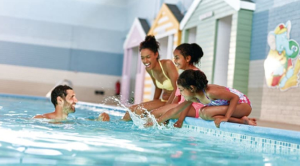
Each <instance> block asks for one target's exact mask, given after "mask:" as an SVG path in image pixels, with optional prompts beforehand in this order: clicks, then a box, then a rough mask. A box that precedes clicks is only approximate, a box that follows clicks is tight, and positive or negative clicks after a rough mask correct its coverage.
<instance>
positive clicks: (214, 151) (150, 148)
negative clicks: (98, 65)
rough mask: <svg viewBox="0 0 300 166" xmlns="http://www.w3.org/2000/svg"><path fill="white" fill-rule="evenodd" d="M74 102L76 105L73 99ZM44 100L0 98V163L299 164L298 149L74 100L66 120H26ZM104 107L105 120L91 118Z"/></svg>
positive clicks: (43, 108)
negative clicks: (144, 120) (163, 123)
mask: <svg viewBox="0 0 300 166" xmlns="http://www.w3.org/2000/svg"><path fill="white" fill-rule="evenodd" d="M79 105H80V104H79ZM53 110H54V107H53V105H52V103H51V102H50V101H49V100H48V99H38V98H37V99H35V98H25V97H10V96H2V97H0V165H239V166H240V165H264V166H271V165H299V163H300V154H299V152H298V151H296V152H295V151H292V150H291V149H284V148H280V149H277V150H275V151H274V150H268V149H270V148H267V149H262V148H261V147H256V146H253V145H252V144H247V143H245V142H242V141H232V140H231V139H226V138H224V137H218V136H214V135H208V134H204V133H199V132H195V131H193V130H190V129H176V128H172V127H167V128H163V129H158V128H157V127H153V128H143V127H142V126H137V125H134V123H133V122H123V121H120V118H121V117H122V116H123V115H124V111H122V110H120V109H118V108H115V109H112V108H106V107H102V108H101V107H99V106H97V107H96V106H92V105H85V104H82V105H80V106H79V107H78V108H77V109H76V112H75V113H74V114H70V115H69V117H68V120H66V121H64V122H62V123H60V124H54V123H49V121H46V120H32V119H31V117H33V116H34V115H36V114H43V113H47V112H52V111H53ZM101 112H107V113H108V114H110V116H111V121H110V122H99V121H92V120H88V119H95V118H97V117H98V115H99V113H101Z"/></svg>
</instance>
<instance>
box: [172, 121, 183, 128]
mask: <svg viewBox="0 0 300 166" xmlns="http://www.w3.org/2000/svg"><path fill="white" fill-rule="evenodd" d="M174 127H178V128H181V127H182V122H181V121H177V122H176V123H174Z"/></svg>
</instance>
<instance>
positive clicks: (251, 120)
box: [242, 116, 257, 126]
mask: <svg viewBox="0 0 300 166" xmlns="http://www.w3.org/2000/svg"><path fill="white" fill-rule="evenodd" d="M242 120H243V121H244V124H247V125H251V126H256V125H257V124H256V119H255V118H248V117H247V116H243V117H242Z"/></svg>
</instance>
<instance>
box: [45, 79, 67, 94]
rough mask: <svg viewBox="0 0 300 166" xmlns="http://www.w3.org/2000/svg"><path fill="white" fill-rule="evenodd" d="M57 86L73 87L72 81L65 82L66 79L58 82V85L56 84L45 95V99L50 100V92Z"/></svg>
mask: <svg viewBox="0 0 300 166" xmlns="http://www.w3.org/2000/svg"><path fill="white" fill-rule="evenodd" d="M58 85H68V86H70V87H71V88H72V87H73V83H72V81H70V80H67V79H63V80H60V81H59V82H58V83H56V85H55V86H54V87H53V88H51V90H50V91H49V92H48V93H47V94H46V97H47V98H50V97H51V92H52V90H53V89H54V88H55V87H57V86H58Z"/></svg>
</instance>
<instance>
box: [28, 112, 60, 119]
mask: <svg viewBox="0 0 300 166" xmlns="http://www.w3.org/2000/svg"><path fill="white" fill-rule="evenodd" d="M33 118H34V119H38V118H45V119H55V116H54V113H53V112H51V113H47V114H42V115H35V116H34V117H33Z"/></svg>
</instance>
